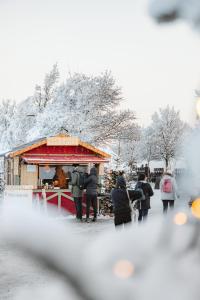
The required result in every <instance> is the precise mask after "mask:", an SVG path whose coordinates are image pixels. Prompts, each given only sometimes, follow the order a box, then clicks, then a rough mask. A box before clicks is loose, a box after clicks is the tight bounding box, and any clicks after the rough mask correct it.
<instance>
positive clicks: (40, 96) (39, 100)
mask: <svg viewBox="0 0 200 300" xmlns="http://www.w3.org/2000/svg"><path fill="white" fill-rule="evenodd" d="M58 79H59V71H58V65H57V64H55V65H53V68H52V70H51V71H50V72H49V73H47V74H46V75H45V78H44V84H43V87H41V86H40V85H36V86H35V93H34V97H33V98H34V102H35V104H36V106H37V107H38V110H39V112H42V111H43V110H44V108H45V107H46V106H47V104H48V103H50V102H52V100H53V98H54V95H55V90H56V83H57V81H58Z"/></svg>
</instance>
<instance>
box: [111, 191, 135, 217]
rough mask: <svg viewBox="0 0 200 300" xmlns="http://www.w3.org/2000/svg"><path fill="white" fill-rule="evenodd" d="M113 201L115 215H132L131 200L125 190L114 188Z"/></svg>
mask: <svg viewBox="0 0 200 300" xmlns="http://www.w3.org/2000/svg"><path fill="white" fill-rule="evenodd" d="M111 199H112V203H113V209H114V213H115V214H126V213H128V214H129V213H131V209H130V205H129V199H128V196H127V192H126V189H125V188H114V189H113V190H112V192H111Z"/></svg>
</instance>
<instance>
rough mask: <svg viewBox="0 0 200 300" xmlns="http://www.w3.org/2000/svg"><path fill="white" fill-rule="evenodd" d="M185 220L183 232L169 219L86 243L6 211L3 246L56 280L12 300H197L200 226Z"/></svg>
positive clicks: (1, 223) (0, 231) (67, 230)
mask: <svg viewBox="0 0 200 300" xmlns="http://www.w3.org/2000/svg"><path fill="white" fill-rule="evenodd" d="M186 215H187V218H186V220H185V221H187V222H184V223H186V224H185V225H182V226H179V225H176V224H175V222H174V215H172V216H170V217H169V218H166V219H165V218H164V219H163V218H162V219H156V220H154V222H151V221H149V222H148V223H147V224H146V225H144V226H137V225H136V224H135V223H134V224H133V225H132V226H130V227H129V228H126V229H125V230H119V231H116V232H115V231H110V232H107V233H106V234H103V235H98V236H97V237H96V238H95V239H93V240H90V241H85V240H84V239H82V238H81V237H80V236H77V235H75V234H74V231H73V227H72V226H70V225H69V224H68V226H67V227H66V226H63V225H61V224H57V223H56V222H55V221H50V220H49V219H45V218H44V216H40V215H38V213H37V214H36V213H35V212H30V211H23V210H21V209H20V210H16V209H15V210H11V211H10V210H7V211H6V213H4V214H3V215H1V218H0V239H1V241H2V240H4V241H6V243H7V244H9V246H10V248H11V249H18V250H20V251H23V252H24V253H25V254H26V256H27V255H28V256H29V257H30V259H34V260H35V261H36V262H39V263H40V264H41V265H42V266H43V268H44V269H47V268H48V269H49V270H51V271H52V272H53V273H54V274H55V281H52V280H50V281H49V282H47V283H46V284H43V285H40V286H39V287H37V285H36V286H34V285H32V286H31V288H30V287H29V288H27V289H25V288H24V286H23V285H22V286H21V288H20V287H19V289H18V292H17V293H16V295H15V297H14V299H17V300H19V299H20V300H25V299H26V300H32V299H42V300H47V299H48V300H51V299H59V300H62V299H70V300H78V299H85V300H94V299H95V300H107V299H108V300H112V299H113V300H122V299H126V300H129V299H130V300H134V299H136V300H146V299H155V300H160V299H162V300H169V299H170V300H179V299H181V300H189V299H192V300H197V299H199V293H200V287H199V277H200V255H199V246H200V236H199V231H200V222H199V220H198V219H195V218H194V217H192V216H189V212H186ZM91 226H93V225H92V224H91ZM8 263H9V262H8ZM15 272H16V271H15ZM15 274H16V273H15ZM18 275H20V273H19V274H18Z"/></svg>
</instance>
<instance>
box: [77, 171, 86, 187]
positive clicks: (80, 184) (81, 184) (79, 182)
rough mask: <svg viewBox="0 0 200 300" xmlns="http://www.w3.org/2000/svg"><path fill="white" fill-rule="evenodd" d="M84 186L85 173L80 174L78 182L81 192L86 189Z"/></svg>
mask: <svg viewBox="0 0 200 300" xmlns="http://www.w3.org/2000/svg"><path fill="white" fill-rule="evenodd" d="M84 184H85V175H84V173H83V172H78V182H77V185H78V187H79V189H80V190H83V189H84Z"/></svg>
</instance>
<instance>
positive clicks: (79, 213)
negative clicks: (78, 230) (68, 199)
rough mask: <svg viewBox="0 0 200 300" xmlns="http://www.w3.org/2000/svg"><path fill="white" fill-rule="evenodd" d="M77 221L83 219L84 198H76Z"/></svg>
mask: <svg viewBox="0 0 200 300" xmlns="http://www.w3.org/2000/svg"><path fill="white" fill-rule="evenodd" d="M74 203H75V208H76V217H77V219H82V197H74Z"/></svg>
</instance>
